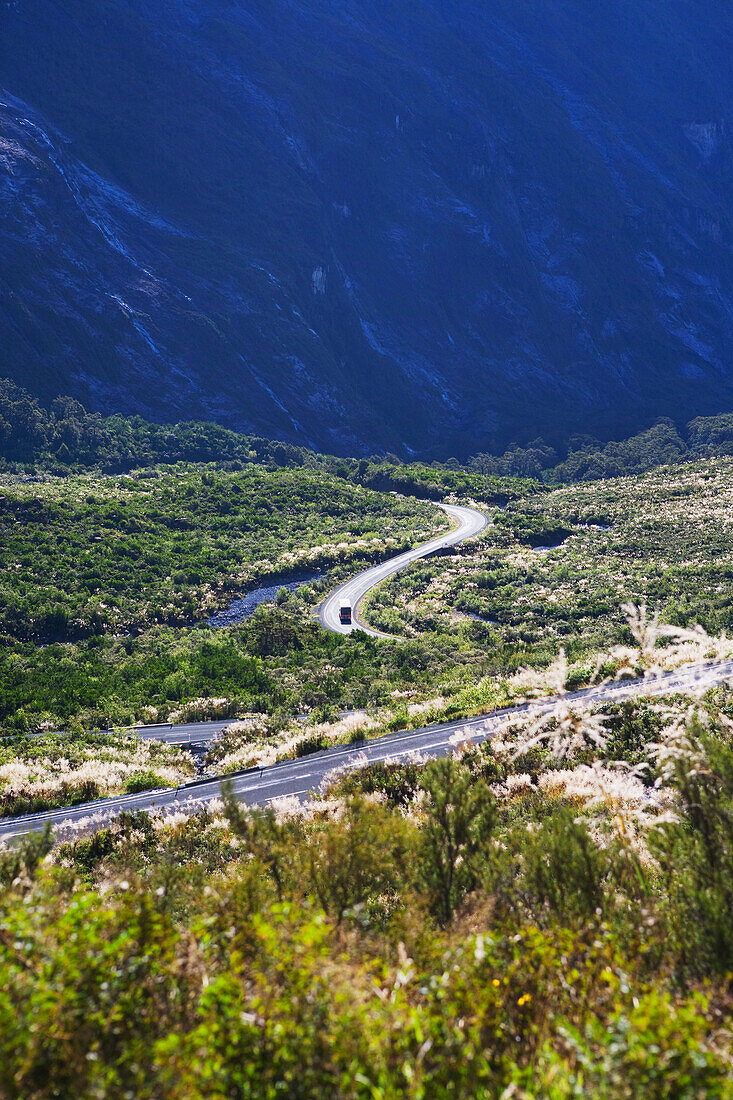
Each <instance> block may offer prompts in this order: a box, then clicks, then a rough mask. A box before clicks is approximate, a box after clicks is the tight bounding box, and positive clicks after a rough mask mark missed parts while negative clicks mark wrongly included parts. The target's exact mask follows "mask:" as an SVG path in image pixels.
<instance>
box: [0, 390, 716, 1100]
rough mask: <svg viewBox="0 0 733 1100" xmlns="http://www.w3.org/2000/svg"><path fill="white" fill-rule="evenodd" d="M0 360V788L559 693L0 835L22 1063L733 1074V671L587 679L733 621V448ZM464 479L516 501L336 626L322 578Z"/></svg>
mask: <svg viewBox="0 0 733 1100" xmlns="http://www.w3.org/2000/svg"><path fill="white" fill-rule="evenodd" d="M3 393H4V399H5V401H6V406H5V408H6V412H7V415H6V414H5V413H3V417H4V422H3V423H2V424H0V429H1V430H2V432H3V433H4V439H5V442H4V444H3V446H4V448H5V452H4V453H5V456H6V460H7V461H6V464H5V467H4V469H3V470H2V471H1V472H0V527H1V528H2V539H1V540H0V565H2V575H3V580H2V583H1V584H0V725H1V726H2V733H3V737H4V739H3V741H2V743H1V744H0V813H1V814H3V815H10V814H17V813H20V812H27V811H31V810H43V809H49V808H52V807H56V806H61V805H68V804H72V803H79V802H84V801H89V800H91V799H97V798H100V797H104V796H105V795H108V794H112V793H117V792H129V793H134V792H137V791H143V790H146V789H150V788H153V787H157V786H160V785H168V784H177V783H180V782H182V781H184V780H185V779H187V778H189V777H190V776H191V775H192V774H193V772H194V764H193V759H192V757H191V756H190V755H189V754H188V753H187V752H186V751H184V750H183V749H179V748H172V747H170V746H166V745H164V744H162V743H158V742H155V741H141V740H139V739H138V738H137V737H135V736H132V735H131V734H130V733H129V732H127V733H126V732H125V731H124V730H120V729H119V728H118V729H117V730H114V729H110V728H108V727H111V726H117V727H124V726H125V725H127V724H130V723H132V722H133V721H141V720H142V721H155V720H168V721H179V720H184V719H193V720H195V719H198V718H204V717H208V716H211V717H215V716H218V717H225V718H231V719H232V723H231V724H230V726H229V727H228V728H227V729H226V731H225V732H224V733H222V735H221V736H220V737H218V738H217V739H215V740H214V742H212V744H211V745H210V746H209V750H208V753H207V755H206V757H205V758H204V760H203V765H204V766H205V767H207V768H208V769H209V770H210V771H215V772H219V773H226V772H230V771H232V770H234V769H237V768H241V767H247V766H250V765H251V764H252V763H259V764H266V763H270V762H273V761H274V760H276V759H280V758H282V757H285V756H293V755H303V754H305V753H307V752H311V751H313V750H314V749H317V748H320V747H322V746H325V745H328V744H330V743H333V742H334V741H348V742H358V741H359V740H360V739H361V738H363V737H365V736H369V735H372V734H374V733H377V732H379V731H380V730H385V729H391V730H399V729H402V728H407V727H410V726H413V727H417V726H420V725H423V724H425V723H427V722H430V721H436V720H440V719H443V718H447V717H455V716H457V715H461V714H468V713H481V712H482V711H485V710H487V709H491V708H492V707H493V706H495V705H496V704H502V703H505V702H507V701H511V700H512V699H517V698H521V697H525V696H527V695H532V694H534V693H537V692H543V693H548V694H559V695H560V699H559V702H558V704H557V706H556V707H555V708H554V710H552V711H551V712H549V713H547V714H543V715H539V716H534V717H531V716H530V717H526V718H524V719H522V720H519V719H515V720H514V721H513V722H511V723H508V724H507V725H505V727H504V728H503V729H502V730H501V731H500V732H499V734H498V735H497V736H496V737H494V738H493V740H492V741H491V743H489V744H485V745H483V746H482V747H480V748H476V747H472V746H470V745H461V744H460V742H461V738H462V735H461V734H460V733H459V734H458V735H457V736H456V738H455V741H456V746H455V752H454V754H453V755H452V756H451V757H449V758H446V759H445V760H439V761H433V762H431V763H427V764H426V762H425V761H422V760H420V759H410V760H407V761H405V762H402V763H399V764H396V763H390V762H384V763H382V764H378V765H374V766H365V767H362V768H360V769H358V770H356V771H353V772H351V773H349V774H340V773H338V772H335V773H333V774H332V775H331V776H330V777H328V779H327V781H326V783H325V784H324V788H323V790H322V791H321V792H319V796H318V797H317V798H316V799H314V800H313V801H312V802H311V803H310V804H309V805H308V806H307V807H306V808H305V809H303V808H302V807H300V806H297V805H294V804H292V803H290V802H288V801H287V800H282V801H280V802H279V803H277V804H275V805H274V806H272V807H270V808H269V809H268V810H266V811H253V812H245V811H243V810H242V809H241V808H240V807H238V806H237V805H236V804H235V803H233V802H232V801H231V800H229V799H228V798H225V800H224V801H223V802H222V803H214V804H212V805H211V806H210V807H209V808H208V809H206V810H204V811H202V812H200V813H197V814H194V815H189V814H186V813H184V812H178V813H175V814H171V816H169V817H150V816H148V815H147V814H144V813H137V814H123V815H122V817H121V818H120V819H119V820H117V821H114V822H109V821H105V820H104V817H103V816H102V817H101V818H100V819H98V820H96V821H94V822H92V823H90V824H87V825H86V826H84V827H82V828H81V829H79V830H75V829H74V828H73V827H70V828H69V829H68V830H67V831H66V832H65V833H63V834H61V835H57V836H56V837H55V838H53V837H52V836H50V835H49V834H40V835H38V836H35V837H32V838H30V839H28V840H26V841H24V842H23V843H22V844H21V845H20V846H17V847H15V848H13V849H10V850H5V851H0V881H1V882H2V885H3V890H2V892H1V893H0V1093H1V1094H2V1095H7V1096H23V1097H29V1098H39V1100H41V1098H44V1100H45V1097H52V1096H55V1097H66V1096H69V1095H71V1094H76V1095H79V1096H80V1097H87V1096H88V1097H118V1096H119V1097H125V1096H134V1097H135V1098H141V1100H145V1098H146V1097H150V1098H153V1097H155V1098H156V1100H158V1098H167V1097H171V1098H173V1097H179V1096H185V1097H187V1098H188V1097H191V1098H192V1100H197V1098H199V1100H210V1098H213V1100H219V1098H220V1100H224V1098H227V1100H229V1098H232V1097H241V1098H255V1097H276V1096H288V1097H291V1096H292V1097H303V1098H306V1097H314V1098H315V1097H319V1098H320V1097H323V1096H333V1097H340V1096H344V1097H359V1098H361V1097H364V1098H370V1100H374V1098H375V1097H383V1098H388V1097H398V1096H400V1097H401V1096H407V1097H414V1098H425V1100H427V1098H428V1097H430V1098H432V1097H442V1096H456V1097H465V1098H468V1097H471V1098H473V1097H485V1098H490V1100H499V1098H504V1100H506V1098H508V1097H517V1098H519V1100H547V1098H549V1100H571V1098H578V1100H579V1098H580V1097H586V1096H592V1097H599V1098H603V1100H627V1098H629V1100H630V1098H632V1097H636V1096H639V1095H645V1096H647V1095H648V1096H649V1097H650V1098H652V1100H654V1098H658V1100H666V1098H668V1097H675V1100H676V1098H678V1097H679V1098H681V1100H688V1098H689V1100H698V1098H699V1097H701V1096H705V1097H706V1098H707V1097H716V1098H717V1097H720V1098H721V1100H733V1089H732V1088H731V1084H730V1065H731V1057H732V1056H733V1051H732V1049H731V1040H730V1036H731V1027H732V1024H733V1019H732V1016H733V1013H732V1011H731V1000H730V973H731V971H732V970H733V941H732V940H731V928H733V897H732V895H731V889H730V883H731V881H733V831H732V828H731V822H732V821H733V697H732V696H731V694H730V692H728V691H727V690H726V689H724V688H720V689H718V690H717V691H716V692H714V693H712V694H711V695H709V696H708V697H707V698H706V700H705V701H704V702H703V703H701V702H700V701H699V700H693V699H688V698H684V697H683V698H672V699H667V700H663V701H650V700H646V701H644V700H642V699H639V700H631V701H627V702H625V703H624V704H623V705H615V706H611V705H607V706H605V707H604V708H603V709H602V710H601V711H599V712H597V713H591V712H588V711H587V710H583V709H582V708H580V707H578V706H577V705H576V704H571V703H570V702H569V701H568V698H567V696H565V695H564V692H565V691H566V690H569V689H572V688H573V687H575V686H578V685H580V684H583V683H587V682H589V681H590V680H592V679H594V678H595V679H598V678H602V677H618V676H622V675H628V674H638V673H640V672H642V671H646V672H650V671H653V670H654V669H655V668H663V667H675V666H678V665H680V664H684V663H685V662H688V661H692V660H700V659H701V658H704V657H711V656H712V657H718V658H722V657H727V656H730V655H731V653H732V652H733V644H732V643H731V642H730V641H729V640H728V638H727V637H726V636H725V635H724V634H723V633H722V632H723V631H725V630H728V631H729V632H730V629H731V625H733V619H732V618H731V610H730V582H731V578H733V529H732V528H731V524H730V515H731V514H733V510H732V509H731V504H732V503H733V502H732V501H731V499H730V497H731V488H730V486H731V482H732V477H731V475H732V474H733V459H731V458H725V457H718V458H713V457H708V458H707V459H706V460H705V461H697V462H692V461H689V459H690V457H691V456H690V453H689V450H690V448H689V447H688V450H687V452H686V453H685V454H684V455H683V457H684V458H685V459H686V461H684V462H682V463H680V464H678V465H677V466H674V467H673V466H667V467H665V468H663V469H661V468H658V469H654V470H651V471H649V472H647V473H644V474H636V475H635V476H634V477H627V478H618V479H615V480H604V481H600V482H596V483H594V484H592V485H590V484H572V485H565V486H562V487H552V486H543V485H541V484H540V483H539V482H537V481H528V480H524V481H507V480H503V481H500V480H498V479H497V477H496V476H494V474H490V475H484V474H483V473H482V472H481V471H480V470H479V469H478V468H474V469H471V470H467V469H461V468H460V467H458V466H457V464H455V465H454V464H450V465H448V466H444V467H439V466H428V465H420V464H412V465H410V466H403V465H401V464H400V463H399V462H397V461H396V460H394V461H393V460H390V459H379V460H376V461H375V460H367V459H364V460H340V459H334V458H329V457H324V456H315V455H309V454H308V453H307V452H304V451H298V450H297V449H296V448H282V449H280V445H279V444H271V443H267V442H266V441H257V440H251V439H245V438H243V437H238V436H234V435H233V434H232V433H226V432H221V430H220V429H218V428H212V427H211V426H207V425H182V426H178V427H177V428H175V429H170V428H161V427H157V426H153V425H147V424H145V422H143V421H125V420H121V419H114V418H113V419H112V420H106V421H102V420H99V419H98V418H94V417H88V416H87V414H86V413H84V411H83V410H80V409H79V407H77V406H73V405H69V404H68V403H63V402H62V403H60V404H58V406H56V407H55V408H54V409H53V410H51V411H50V412H49V413H46V412H44V411H43V410H40V409H38V408H37V406H35V410H36V413H37V417H36V420H34V419H33V417H34V415H35V413H34V412H33V408H34V406H33V403H32V402H30V405H31V408H30V409H29V408H28V407H25V406H23V401H26V400H27V401H28V402H29V401H30V399H26V398H24V397H23V395H22V393H19V392H13V391H9V390H8V389H7V388H6V389H5V390H4V391H3ZM8 401H9V402H10V404H11V406H12V407H11V409H10V411H8V410H7V402H8ZM0 405H1V401H0ZM18 405H20V406H21V411H22V409H23V408H25V412H24V413H23V415H25V416H26V421H25V422H23V421H22V419H19V416H20V413H19V411H18V408H17V407H16V406H18ZM29 418H30V419H29ZM21 423H25V428H23V431H26V432H28V431H30V438H31V442H32V447H31V449H30V450H26V452H25V454H22V455H21V454H20V451H19V448H22V439H23V438H24V436H23V434H22V432H20V431H19V429H17V425H18V424H21ZM34 423H35V424H36V428H37V432H36V436H34V435H33V431H35V430H36V429H33V424H34ZM73 424H76V425H77V428H76V429H73V428H72V425H73ZM31 429H33V430H31ZM77 429H78V430H77ZM691 431H692V429H691ZM726 431H727V429H726V427H725V424H723V423H722V422H721V423H719V424H718V425H717V426H715V427H713V426H711V425H710V424H709V423H707V424H704V423H702V422H698V423H697V427H696V428H695V429H694V432H695V434H694V439H695V440H696V441H697V442H696V444H695V445H696V446H699V447H711V448H712V447H725V446H726V438H727V437H726ZM95 433H96V435H95ZM656 438H657V442H658V443H659V446H660V447H661V446H667V445H668V444H669V445H670V446H672V444H671V443H670V440H669V431H668V429H667V428H666V427H664V428H663V429H660V431H659V432H658V433H657V437H656ZM690 438H691V439H692V438H693V436H692V435H691V436H690ZM34 439H35V442H33V440H34ZM95 439H96V442H95ZM665 439H666V443H665V442H664V441H665ZM13 448H15V451H13ZM63 448H66V449H65V450H63ZM217 448H219V449H220V451H219V454H217ZM631 451H633V447H632V448H631ZM136 453H139V454H140V455H141V456H143V458H144V462H143V465H141V466H139V467H138V466H136V464H135V461H134V457H135V454H136ZM587 453H588V454H590V451H588V452H587ZM629 453H631V452H629ZM669 453H670V454H671V453H672V452H669ZM609 454H610V452H609ZM606 457H607V458H608V457H609V456H608V455H607V456H606ZM637 457H638V456H637ZM588 468H590V467H584V469H588ZM578 469H580V467H578ZM395 493H400V494H404V495H394V494H395ZM450 495H454V497H455V498H456V499H461V500H474V501H478V502H483V504H484V506H485V507H486V509H487V512H488V513H489V515H490V517H491V524H490V526H489V528H488V529H487V531H486V532H485V534H484V535H483V536H482V537H481V539H480V540H477V541H476V542H475V543H473V544H468V545H465V546H463V547H461V548H460V549H458V550H457V551H456V552H455V553H454V554H451V555H449V556H447V557H443V558H438V559H433V560H427V561H422V562H420V563H418V564H417V565H415V566H414V567H412V568H411V569H410V570H408V571H407V572H405V573H403V574H401V575H399V576H397V577H395V578H394V579H392V580H391V581H389V582H388V583H386V584H385V585H383V586H382V587H381V588H380V589H378V590H377V591H376V592H375V593H374V594H373V595H372V596H371V597H370V598H369V601H368V605H367V608H366V613H367V615H368V617H370V618H371V621H373V622H374V623H375V624H376V625H380V626H382V627H384V628H386V629H387V630H389V631H392V632H394V633H395V634H396V635H398V637H397V638H395V639H394V640H391V641H377V640H375V639H372V638H369V637H367V636H365V635H364V634H355V635H352V636H351V637H348V638H345V637H341V636H336V635H331V634H327V633H326V632H324V631H323V630H321V628H320V627H319V626H318V624H317V622H316V621H315V618H314V614H313V612H314V610H315V607H316V606H317V604H318V602H319V601H320V600H321V599H322V598H323V595H324V593H325V592H326V591H327V590H328V589H329V588H330V587H331V586H332V585H333V584H334V583H336V582H337V581H338V580H339V579H341V578H342V577H345V576H347V575H349V574H350V573H353V572H354V571H356V570H357V569H358V568H361V566H362V564H363V563H365V562H369V561H373V560H378V559H380V558H383V557H384V556H387V555H391V554H392V553H394V552H396V551H398V550H399V549H401V548H402V547H403V546H406V545H411V544H414V543H416V542H418V541H421V540H422V539H425V538H427V537H429V536H430V535H431V534H433V533H434V532H435V531H437V530H438V529H440V528H441V526H443V525H444V518H443V516H442V514H441V513H440V512H439V511H438V510H437V509H435V508H433V507H432V506H431V505H430V504H428V503H426V502H422V501H419V500H417V499H415V497H416V496H424V497H428V498H433V499H439V498H443V497H446V496H450ZM317 571H318V572H323V574H324V575H323V577H322V578H321V579H314V580H311V581H310V582H309V583H305V584H304V585H303V586H302V587H300V588H298V589H297V590H296V591H294V592H287V591H284V590H281V591H280V593H279V595H278V596H277V599H276V600H274V601H273V602H272V603H270V604H266V605H264V606H262V607H260V608H259V609H258V611H257V612H256V613H255V614H254V615H253V616H252V617H251V618H249V619H247V620H246V621H244V622H242V623H239V624H238V625H236V626H234V627H231V628H226V629H223V630H215V629H213V628H210V627H207V626H206V625H204V620H205V619H206V618H207V617H208V616H209V615H210V614H211V613H212V612H213V611H215V610H217V609H219V608H221V607H222V606H224V605H226V604H227V603H228V602H229V601H230V600H231V599H232V598H233V597H234V595H235V594H238V593H240V592H242V591H246V590H247V589H249V588H251V587H253V586H255V585H258V584H259V583H261V582H263V581H270V582H272V581H275V582H276V579H277V578H279V577H285V576H288V575H291V574H293V573H294V572H299V573H304V574H311V573H315V572H317ZM644 604H648V606H649V607H650V608H654V609H655V610H656V611H658V612H659V614H660V621H661V622H662V623H664V624H666V625H665V626H659V624H658V623H657V622H656V620H655V619H654V618H653V617H652V616H651V613H647V612H646V610H645V609H644V607H643V605H644ZM622 605H626V606H625V608H622ZM346 708H351V709H355V710H356V711H357V713H355V714H349V715H347V716H346V717H343V716H339V711H341V710H343V709H346ZM62 727H63V728H64V729H65V730H66V732H65V733H54V732H50V731H52V730H57V729H59V728H62ZM95 728H102V729H103V730H104V732H90V731H91V730H94V729H95ZM54 842H55V843H54Z"/></svg>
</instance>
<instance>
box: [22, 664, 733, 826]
mask: <svg viewBox="0 0 733 1100" xmlns="http://www.w3.org/2000/svg"><path fill="white" fill-rule="evenodd" d="M731 678H733V661H725V662H720V663H708V664H701V665H692V666H688V667H687V668H682V669H677V670H676V671H675V672H665V673H663V674H662V675H661V676H657V677H654V678H653V679H648V680H620V681H612V682H610V683H607V684H601V685H599V686H597V687H590V688H581V689H580V690H579V691H572V692H568V693H567V694H566V695H564V696H563V697H562V698H563V700H564V701H565V702H581V701H582V702H585V703H590V704H593V703H596V704H598V703H604V702H605V703H608V702H618V701H620V700H622V699H625V698H629V697H631V696H635V695H640V694H648V695H650V696H659V695H667V694H671V693H674V692H680V691H690V690H692V691H699V692H702V691H706V690H707V689H708V688H710V687H713V686H715V684H718V683H720V682H721V681H723V680H730V679H731ZM557 702H558V700H557V699H556V698H553V699H539V700H537V701H533V702H528V703H521V704H520V705H519V706H515V707H505V708H504V709H502V710H498V711H495V712H493V713H491V714H484V715H481V716H479V717H477V718H468V719H466V718H463V719H459V720H458V721H455V722H442V723H440V724H436V725H432V726H425V727H424V728H423V729H418V730H402V731H400V732H397V733H388V734H385V735H384V736H382V737H376V738H374V740H373V741H364V742H361V743H359V744H350V745H334V746H333V748H329V749H322V750H321V751H320V752H317V753H313V754H312V755H310V756H305V757H301V758H300V759H296V760H284V761H282V763H280V764H273V765H271V766H270V767H267V768H251V769H249V770H248V771H245V772H237V773H235V774H234V775H231V776H229V777H228V778H229V779H230V780H231V782H232V786H233V788H234V794H235V796H236V797H237V798H238V799H239V800H240V801H241V802H243V803H244V804H245V805H247V806H264V805H267V803H268V802H272V800H273V799H275V798H279V797H281V796H282V795H292V796H294V797H296V798H299V799H304V798H307V797H308V796H309V795H310V794H311V792H313V791H316V790H318V788H319V786H320V784H321V783H322V781H323V779H324V777H325V776H326V775H327V774H328V773H329V772H330V771H332V770H333V769H334V768H344V769H349V768H354V767H358V766H359V764H360V763H361V762H363V761H364V760H365V759H366V760H367V761H368V762H369V763H372V764H374V763H377V762H379V761H381V760H387V759H390V760H400V759H405V758H406V757H409V756H411V755H412V754H413V753H420V754H421V756H423V757H436V756H444V755H446V754H447V753H448V752H449V751H450V749H451V746H452V745H453V744H454V743H455V739H456V736H458V737H459V738H460V739H461V740H463V741H470V742H472V743H475V744H478V743H479V742H481V741H485V740H487V739H488V738H490V737H491V736H492V735H493V733H494V732H495V730H496V729H497V727H499V726H501V725H502V724H503V723H505V722H506V721H507V720H508V719H511V718H512V717H514V716H517V717H519V716H521V715H523V714H527V712H528V711H531V712H532V714H533V715H539V714H542V713H546V712H547V711H549V710H551V709H552V708H553V707H554V706H555V705H556V703H557ZM219 726H220V723H219V722H202V723H200V724H199V727H198V730H197V732H194V733H193V735H192V736H193V740H192V744H193V743H198V744H200V743H202V742H205V741H206V740H207V739H209V738H210V737H212V736H213V733H214V732H216V728H217V727H219ZM174 728H175V727H174ZM167 729H168V727H147V730H148V732H147V733H146V734H145V736H153V737H154V736H156V733H155V730H159V733H158V736H161V737H163V735H164V732H165V731H166V730H167ZM191 729H192V730H194V729H195V727H193V726H192V727H191ZM220 794H221V777H220V778H216V779H201V780H197V781H194V782H192V783H186V784H184V785H183V786H181V787H169V788H166V789H164V790H158V791H144V792H143V793H141V794H130V795H122V796H120V797H119V798H105V799H100V800H99V801H97V802H87V803H85V804H84V805H82V806H69V807H66V808H64V809H61V810H53V811H52V812H51V813H40V814H30V815H28V816H26V817H15V818H6V819H3V820H1V821H0V839H2V840H12V839H13V838H14V837H18V836H22V835H23V834H25V833H29V832H32V831H33V830H36V829H42V828H43V827H44V826H45V825H46V823H47V822H50V823H51V825H53V826H54V827H60V828H63V827H64V826H69V825H74V824H76V823H79V822H85V823H88V826H89V828H94V826H95V825H98V826H99V827H102V826H103V825H105V824H107V823H108V821H109V819H110V818H112V817H114V816H115V815H116V814H119V813H121V812H122V811H123V810H127V811H134V810H161V809H167V810H179V809H180V810H184V811H186V812H193V811H194V810H195V809H197V808H198V807H200V806H203V805H205V804H206V803H207V802H210V801H211V800H212V799H214V798H218V797H220Z"/></svg>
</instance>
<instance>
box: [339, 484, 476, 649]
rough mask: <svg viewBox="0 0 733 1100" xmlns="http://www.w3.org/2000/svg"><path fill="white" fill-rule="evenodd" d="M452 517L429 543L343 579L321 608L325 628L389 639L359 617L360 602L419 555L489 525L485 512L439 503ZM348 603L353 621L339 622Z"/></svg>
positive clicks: (427, 553) (444, 547)
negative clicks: (448, 527)
mask: <svg viewBox="0 0 733 1100" xmlns="http://www.w3.org/2000/svg"><path fill="white" fill-rule="evenodd" d="M437 507H438V508H442V509H443V511H444V512H446V513H447V514H448V515H449V516H450V517H451V519H454V520H456V521H457V524H458V525H457V526H456V527H454V528H453V530H452V531H448V532H447V533H446V534H444V535H438V537H437V538H434V539H431V540H430V542H423V543H422V544H421V545H420V546H416V547H415V549H414V550H406V551H405V552H404V554H398V555H397V557H395V558H390V559H389V561H385V562H382V564H381V565H373V566H372V567H371V569H365V570H364V572H363V573H359V575H358V576H356V577H352V578H351V580H349V581H344V583H343V584H341V585H339V587H338V588H337V589H335V591H333V592H332V593H331V595H330V596H328V597H327V598H326V599H325V600H324V601H323V603H322V604H321V606H320V607H319V608H318V618H319V619H320V621H321V625H322V626H324V627H325V628H326V630H331V631H333V633H334V634H350V633H351V632H352V630H363V631H364V632H365V633H366V634H370V635H371V636H372V637H373V638H389V637H390V635H389V634H383V633H382V632H381V631H379V630H372V628H371V627H369V626H366V624H365V623H363V622H361V621H360V619H359V616H358V610H359V603H360V601H361V600H363V598H364V596H366V594H367V592H369V591H370V590H371V589H372V588H374V587H375V586H376V585H378V584H381V582H382V581H384V580H386V579H387V577H392V576H394V574H395V573H399V572H400V571H401V570H402V569H406V568H407V566H408V565H411V564H412V563H413V562H414V561H419V559H420V558H429V557H430V555H431V554H435V553H437V552H438V551H440V550H447V549H449V547H451V546H457V545H458V543H459V542H465V540H466V539H470V538H472V537H473V536H474V535H479V534H480V533H481V532H482V531H483V530H484V528H485V527H486V526H487V524H488V522H489V521H488V519H487V518H486V516H485V515H484V514H483V513H482V512H477V511H476V509H475V508H464V507H461V506H459V505H456V504H437ZM344 605H347V606H349V607H350V608H351V609H352V622H351V623H341V622H340V621H339V608H340V607H342V606H344Z"/></svg>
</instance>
